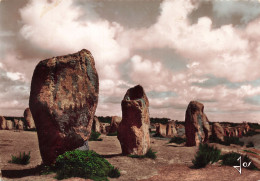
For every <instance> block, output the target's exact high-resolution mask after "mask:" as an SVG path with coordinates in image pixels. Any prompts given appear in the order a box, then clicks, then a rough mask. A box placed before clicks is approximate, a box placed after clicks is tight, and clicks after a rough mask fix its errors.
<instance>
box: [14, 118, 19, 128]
mask: <svg viewBox="0 0 260 181" xmlns="http://www.w3.org/2000/svg"><path fill="white" fill-rule="evenodd" d="M14 129H19V120H18V119H14Z"/></svg>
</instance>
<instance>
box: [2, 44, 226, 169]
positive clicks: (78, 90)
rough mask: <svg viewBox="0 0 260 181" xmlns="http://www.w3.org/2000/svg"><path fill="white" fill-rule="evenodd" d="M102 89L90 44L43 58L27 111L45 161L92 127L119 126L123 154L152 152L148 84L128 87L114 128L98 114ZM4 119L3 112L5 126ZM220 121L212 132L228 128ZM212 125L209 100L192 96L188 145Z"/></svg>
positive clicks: (201, 139)
mask: <svg viewBox="0 0 260 181" xmlns="http://www.w3.org/2000/svg"><path fill="white" fill-rule="evenodd" d="M98 93H99V79H98V73H97V71H96V68H95V62H94V58H93V56H92V55H91V53H90V52H89V51H88V50H85V49H83V50H81V51H79V52H77V53H75V54H69V55H65V56H58V57H53V58H50V59H46V60H42V61H40V62H39V63H38V65H37V66H36V68H35V70H34V73H33V77H32V82H31V92H30V100H29V107H30V109H29V108H28V109H26V110H25V113H24V117H25V120H27V121H28V122H29V123H27V124H28V125H29V128H34V123H35V126H36V128H37V135H38V141H39V148H40V153H41V156H42V160H43V163H44V164H46V165H50V164H53V163H54V162H55V160H56V158H57V156H58V155H60V154H63V153H64V152H66V151H69V150H74V149H77V148H79V147H81V146H82V145H84V144H85V143H86V141H87V140H88V139H89V138H90V134H91V130H92V129H94V130H98V131H100V132H116V131H117V137H118V140H119V142H120V144H121V149H122V153H123V155H128V154H135V155H144V154H145V153H146V152H147V150H148V149H149V148H150V133H149V128H150V118H149V101H148V98H147V96H146V94H145V91H144V89H143V87H142V86H140V85H137V86H135V87H133V88H130V89H128V90H127V92H126V94H125V96H124V98H123V100H122V102H121V108H122V119H121V118H120V117H116V116H115V117H113V118H112V121H111V124H110V127H109V130H106V127H105V126H102V125H101V124H100V123H99V122H98V120H97V117H95V116H94V115H95V111H96V108H97V104H98ZM2 120H3V119H2V117H0V126H2V123H3V122H4V121H2ZM33 120H34V121H33ZM93 120H94V121H93ZM7 124H8V123H7ZM160 126H161V128H160ZM162 127H163V125H160V124H159V125H157V131H158V132H163V131H162V130H163V129H162ZM215 127H216V128H215V129H214V130H215V131H212V132H215V133H216V134H218V133H219V130H220V132H221V133H222V132H224V131H222V130H221V128H220V127H221V126H220V125H216V126H215ZM165 128H167V130H166V131H165V132H166V134H167V135H171V136H172V135H174V133H175V132H176V130H175V126H174V124H168V125H167V126H166V127H165ZM210 130H211V128H210V125H209V120H208V118H207V116H206V115H205V114H204V106H203V104H201V103H199V102H197V101H191V102H190V103H189V105H188V108H187V110H186V116H185V134H186V145H187V146H197V145H199V143H205V142H207V141H208V138H209V135H210V133H211V131H210ZM212 130H213V128H212ZM218 135H221V134H218ZM222 135H223V134H222Z"/></svg>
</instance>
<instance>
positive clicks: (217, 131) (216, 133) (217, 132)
mask: <svg viewBox="0 0 260 181" xmlns="http://www.w3.org/2000/svg"><path fill="white" fill-rule="evenodd" d="M212 136H213V137H214V138H218V139H220V140H221V141H224V136H225V132H224V129H223V128H222V126H221V125H220V124H219V123H213V126H212Z"/></svg>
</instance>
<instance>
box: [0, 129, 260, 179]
mask: <svg viewBox="0 0 260 181" xmlns="http://www.w3.org/2000/svg"><path fill="white" fill-rule="evenodd" d="M101 138H102V139H103V141H91V142H89V147H90V149H92V150H94V151H96V152H97V153H99V154H101V155H103V156H104V157H105V158H106V159H107V160H108V161H109V162H110V163H111V164H112V165H114V166H115V167H118V168H119V170H120V172H121V176H120V177H119V178H117V179H111V178H109V180H112V181H114V180H115V181H117V180H125V181H131V180H149V181H157V180H160V181H161V180H162V181H163V180H169V181H170V180H171V181H172V180H183V181H191V180H192V181H193V180H195V181H201V180H234V181H235V180H236V181H247V180H248V181H258V180H260V171H250V170H247V169H245V168H242V174H241V175H240V174H239V172H238V171H237V170H236V169H235V168H233V167H228V166H221V165H220V164H213V165H208V166H207V167H206V168H203V169H192V168H191V166H192V159H193V158H194V154H195V153H196V151H197V148H196V147H185V146H178V145H175V144H168V140H167V139H155V138H151V147H152V149H153V150H154V151H156V152H157V154H156V155H157V158H156V159H155V160H151V159H148V158H145V159H137V158H130V157H126V156H122V155H121V148H120V144H119V141H118V140H117V137H116V136H105V135H101ZM215 146H217V147H219V148H220V149H221V150H222V151H223V152H229V151H231V150H233V151H238V152H242V151H243V150H244V149H246V148H245V147H239V146H234V145H232V146H230V147H227V146H222V145H218V144H215ZM24 151H25V152H26V153H28V152H29V151H30V152H31V160H30V164H28V165H26V166H21V165H16V164H12V163H8V161H9V160H10V159H11V156H12V155H16V156H18V155H19V153H20V152H24ZM256 151H260V150H256ZM40 164H41V157H40V152H39V147H38V140H37V134H36V132H27V131H21V132H14V131H7V130H0V168H1V170H2V178H0V180H4V181H6V180H7V181H9V180H22V181H27V180H36V181H38V180H42V181H51V180H55V179H54V178H53V177H54V176H55V174H50V175H39V174H38V172H39V167H37V166H38V165H40ZM67 180H77V181H81V180H84V179H80V178H71V179H67Z"/></svg>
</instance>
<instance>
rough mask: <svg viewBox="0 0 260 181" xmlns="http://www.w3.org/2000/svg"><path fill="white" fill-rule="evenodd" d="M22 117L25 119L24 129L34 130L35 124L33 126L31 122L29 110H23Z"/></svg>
mask: <svg viewBox="0 0 260 181" xmlns="http://www.w3.org/2000/svg"><path fill="white" fill-rule="evenodd" d="M23 116H24V119H25V125H26V128H27V129H34V128H35V124H34V120H33V117H32V113H31V110H30V108H26V109H25V110H24V113H23Z"/></svg>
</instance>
